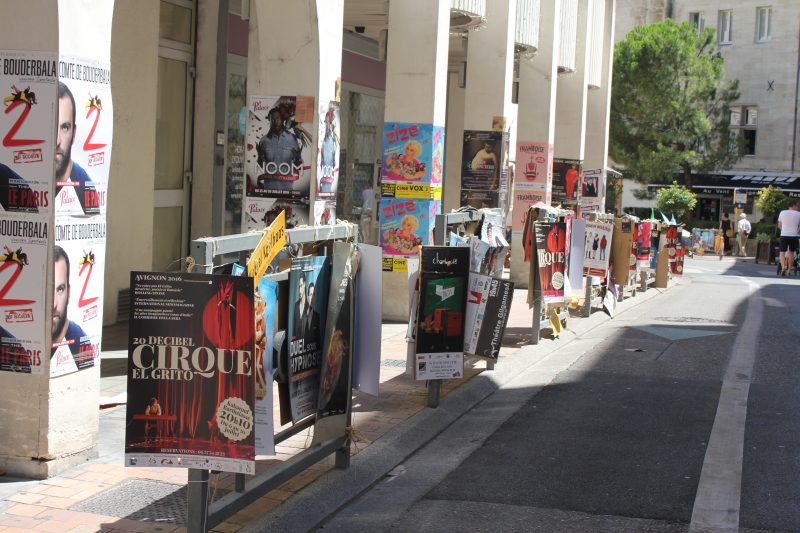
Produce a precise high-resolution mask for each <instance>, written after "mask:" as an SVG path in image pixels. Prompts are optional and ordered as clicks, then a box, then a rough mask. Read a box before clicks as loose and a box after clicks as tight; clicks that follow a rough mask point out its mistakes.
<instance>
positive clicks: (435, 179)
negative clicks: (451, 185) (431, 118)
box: [381, 122, 444, 185]
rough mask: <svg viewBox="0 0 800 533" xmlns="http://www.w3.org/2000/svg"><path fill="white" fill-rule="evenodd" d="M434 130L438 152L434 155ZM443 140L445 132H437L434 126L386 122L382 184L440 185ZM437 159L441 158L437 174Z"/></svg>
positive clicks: (384, 127)
mask: <svg viewBox="0 0 800 533" xmlns="http://www.w3.org/2000/svg"><path fill="white" fill-rule="evenodd" d="M434 129H436V132H437V139H436V140H437V142H436V145H437V146H436V148H437V150H436V152H434ZM443 137H444V133H443V129H442V128H441V127H438V128H434V126H433V125H431V124H420V123H408V122H385V123H384V125H383V159H382V162H381V183H385V182H401V183H402V182H412V183H427V184H429V185H431V184H437V183H438V184H441V182H442V180H441V166H442V161H443V159H442V157H443V153H442V152H443V149H444V147H443ZM434 155H435V156H436V157H437V158H438V168H437V171H436V172H435V173H434V172H433V166H434V165H433V161H434Z"/></svg>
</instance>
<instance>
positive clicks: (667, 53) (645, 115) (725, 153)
mask: <svg viewBox="0 0 800 533" xmlns="http://www.w3.org/2000/svg"><path fill="white" fill-rule="evenodd" d="M724 76H725V68H724V65H723V60H722V56H721V55H720V54H719V53H718V52H717V45H716V36H715V31H714V29H713V28H706V29H705V30H704V31H703V32H699V33H698V31H697V28H695V27H694V26H692V25H691V24H688V23H683V24H681V25H678V24H676V23H675V22H674V21H672V20H669V19H668V20H666V21H664V22H659V23H656V24H650V25H647V26H637V27H636V28H634V29H633V30H632V31H631V32H630V33H628V36H627V38H626V39H625V40H624V41H621V42H619V43H617V44H616V47H615V49H614V79H613V86H612V96H611V132H610V146H609V150H610V155H611V157H612V158H613V159H614V161H615V162H617V163H620V164H622V165H624V166H625V167H626V169H627V170H626V172H625V177H627V178H633V179H635V180H636V181H639V182H643V183H650V182H661V183H669V182H671V181H672V180H673V179H675V176H676V175H677V174H679V173H682V174H683V175H684V176H688V175H689V173H690V172H691V170H695V171H698V172H712V171H716V170H721V169H726V168H730V167H731V166H732V165H733V164H734V163H735V162H736V161H737V160H738V159H739V157H740V156H741V154H742V151H743V148H744V144H743V139H739V140H738V141H737V140H736V138H735V137H734V136H732V135H731V133H730V128H729V124H728V120H729V117H728V115H729V105H730V103H731V102H733V101H735V100H737V99H738V98H739V90H738V80H734V81H731V82H726V81H724ZM698 147H703V148H702V150H698ZM684 184H685V183H684Z"/></svg>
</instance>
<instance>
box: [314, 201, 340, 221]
mask: <svg viewBox="0 0 800 533" xmlns="http://www.w3.org/2000/svg"><path fill="white" fill-rule="evenodd" d="M314 224H315V225H317V226H329V225H331V224H336V204H335V203H334V202H332V201H330V200H316V201H315V202H314Z"/></svg>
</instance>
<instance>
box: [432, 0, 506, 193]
mask: <svg viewBox="0 0 800 533" xmlns="http://www.w3.org/2000/svg"><path fill="white" fill-rule="evenodd" d="M516 13H517V2H516V0H494V1H491V2H487V4H486V25H485V26H483V27H481V28H479V29H477V30H472V31H470V33H469V43H468V45H467V87H466V94H465V98H464V111H463V113H464V136H463V138H464V144H463V149H464V150H465V151H466V152H467V153H464V154H463V157H464V158H465V160H466V161H470V160H471V158H472V157H474V155H475V153H476V152H477V151H478V150H483V148H484V142H485V141H489V142H490V143H491V144H492V145H493V146H494V149H493V151H494V154H495V156H496V158H497V165H498V166H499V167H500V168H499V169H497V172H498V175H499V176H500V179H499V180H497V182H493V181H492V182H487V180H485V179H475V178H474V177H473V178H472V179H469V178H467V180H466V181H465V180H464V178H465V176H464V175H463V172H464V170H465V167H464V165H463V164H462V165H461V170H462V173H460V174H461V178H462V182H461V184H460V185H461V198H460V205H467V204H471V205H473V206H475V207H504V205H505V203H506V195H507V187H508V184H507V182H506V179H507V169H506V165H507V163H508V156H509V154H508V151H509V146H508V128H509V126H510V121H511V117H512V115H513V114H514V113H513V111H512V107H513V104H512V102H511V90H512V87H513V84H514V29H515V24H516ZM489 172H490V173H491V169H490V170H489ZM469 175H473V173H472V172H469ZM450 178H456V176H450ZM446 186H447V187H452V186H453V184H452V183H451V182H450V181H448V183H447V184H446Z"/></svg>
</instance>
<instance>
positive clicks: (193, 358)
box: [125, 272, 256, 474]
mask: <svg viewBox="0 0 800 533" xmlns="http://www.w3.org/2000/svg"><path fill="white" fill-rule="evenodd" d="M254 329H255V313H254V302H253V280H252V279H251V278H246V277H231V276H211V275H207V274H186V273H179V272H171V273H161V272H131V315H130V333H129V335H130V336H129V346H128V409H127V413H126V424H125V426H126V429H125V465H126V466H159V467H185V468H199V469H204V470H222V471H226V472H237V473H245V474H254V473H255V462H254V459H255V431H254V426H255V419H254V414H253V411H254V401H255V394H254V393H255V390H254V388H255V383H256V380H255V376H254V371H255V364H256V361H255V354H254Z"/></svg>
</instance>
